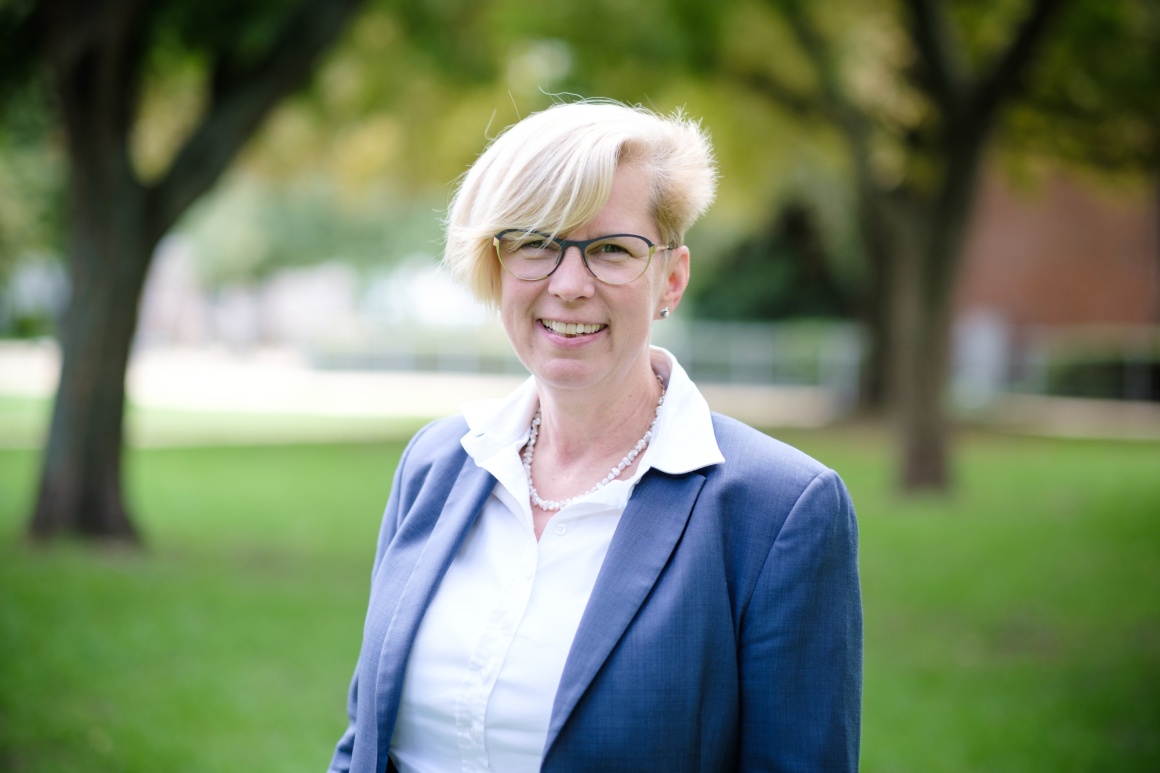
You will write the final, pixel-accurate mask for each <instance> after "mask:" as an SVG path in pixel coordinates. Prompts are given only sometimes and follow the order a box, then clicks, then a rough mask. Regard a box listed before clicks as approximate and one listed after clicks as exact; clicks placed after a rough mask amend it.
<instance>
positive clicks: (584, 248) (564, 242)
mask: <svg viewBox="0 0 1160 773" xmlns="http://www.w3.org/2000/svg"><path fill="white" fill-rule="evenodd" d="M508 234H522V235H524V236H541V237H543V238H544V239H547V240H548V241H550V242H555V243H556V244H558V245H560V256H559V257H558V258H556V265H554V266H552V268H551V270H550V271H548V273H546V274H544V275H543V276H541V277H536V278H535V279H528V278H526V277H522V276H519V275H518V274H515V273H513V272H512V270H511V269H509V268H508V267H507V266H506V265H504V262H503V252H502V250H500V248H499V242H500V239H502V238H503V237H505V236H507V235H508ZM618 236H630V237H632V238H633V239H640V240H641V241H642V242H644V243H645V244H647V245H648V260H646V261H645V263H644V268H642V269H641V271H640V273H639V274H637V275H636V276H634V277H633V278H632V279H629V280H628V281H627V282H609V281H608V280H607V279H604V278H602V277H601V276H600V275H599V274H597V273H596V272H595V271H593V270H592V266H590V265H588V247H589V246H590V245H592V244H596V242H602V241H604V240H606V239H615V238H617V237H618ZM491 242H492V245H493V246H494V247H495V255H496V257H497V258H498V259H499V264H500V266H502V267H503V270H504V271H507V272H508V273H509V274H511V275H512V276H514V277H515V278H516V279H519V280H521V281H523V282H539V281H540V280H543V279H547V278H548V277H550V276H551V275H552V274H554V273H556V269H558V268H559V267H560V264H561V263H563V262H564V256H565V255H566V254H568V248H569V247H576V248H577V249H579V250H580V260H582V261H584V268H586V269H588V273H589V274H591V275H592V276H593V277H595V278H596V279H597V280H598V281H600V282H604V284H606V285H612V286H613V287H619V286H620V285H627V284H632V283H633V282H635V281H636V280H638V279H640V278H641V277H642V276H644V273H645V272H646V271H648V267H649V266H650V265H652V259H653V255H655V254H656V253H657V251H658V250H661V251H664V250H672V249H676V248H677V246H678V245H675V244H653V241H652V239H649V238H648V237H647V236H641V235H640V234H605V235H603V236H597V237H596V238H595V239H584V240H579V239H560V238H557V237H554V236H548V235H547V234H546V233H541V232H540V231H525V230H524V229H522V228H505V229H504V230H502V231H500V232H499V233H497V234H496V235H495V236H493V237H492V239H491Z"/></svg>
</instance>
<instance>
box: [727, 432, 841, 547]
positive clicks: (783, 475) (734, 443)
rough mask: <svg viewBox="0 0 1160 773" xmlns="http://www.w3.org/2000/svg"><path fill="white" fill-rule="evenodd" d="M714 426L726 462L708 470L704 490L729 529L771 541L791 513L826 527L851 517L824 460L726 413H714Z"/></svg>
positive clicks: (750, 539) (753, 540) (754, 541)
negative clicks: (828, 524)
mask: <svg viewBox="0 0 1160 773" xmlns="http://www.w3.org/2000/svg"><path fill="white" fill-rule="evenodd" d="M713 428H714V432H715V434H716V437H717V443H718V445H719V446H720V448H721V455H722V456H723V457H724V458H725V461H724V463H722V464H719V465H716V466H715V467H712V468H709V469H707V470H705V486H706V489H705V492H706V494H708V501H709V502H712V503H713V509H714V510H715V511H716V515H717V518H718V519H719V521H718V524H719V527H720V528H723V529H725V530H726V532H727V533H731V534H734V535H735V536H738V537H739V538H740V539H742V541H743V542H746V543H749V544H750V546H757V545H770V544H772V541H773V540H775V539H777V537H778V535H779V534H780V533H781V531H782V529H783V527H784V526H785V524H786V522H787V520H789V519H791V518H793V519H796V520H798V521H801V522H810V523H813V524H814V527H817V528H823V529H825V528H828V527H827V526H826V525H825V524H827V523H829V522H831V521H833V520H835V519H838V520H846V519H847V518H852V515H853V509H852V503H851V502H850V497H849V493H848V491H847V490H846V486H845V484H844V483H843V482H842V480H841V478H840V477H839V476H838V474H837V473H836V472H834V471H833V470H831V469H830V468H828V467H827V466H826V465H824V464H822V463H821V462H819V461H818V460H816V459H814V458H813V457H811V456H809V455H808V454H806V453H805V452H803V451H800V450H798V449H796V448H794V447H793V446H791V445H788V444H787V443H783V442H782V441H780V440H776V439H775V438H772V437H770V436H769V435H766V434H765V433H764V432H760V431H758V430H756V429H754V428H753V427H750V426H748V425H747V424H744V423H742V422H740V421H737V420H736V419H732V418H729V417H727V416H722V415H720V414H716V413H715V414H713Z"/></svg>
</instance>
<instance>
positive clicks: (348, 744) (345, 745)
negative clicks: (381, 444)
mask: <svg viewBox="0 0 1160 773" xmlns="http://www.w3.org/2000/svg"><path fill="white" fill-rule="evenodd" d="M424 431H425V430H420V431H419V432H418V433H417V434H416V435H415V436H414V437H413V438H412V439H411V442H410V443H408V444H407V447H406V449H404V450H403V455H402V457H400V459H399V465H398V467H396V468H395V478H394V481H393V482H392V483H391V493H390V496H389V497H388V498H387V507H386V510H385V511H384V512H383V521H382V525H381V526H380V527H379V538H378V547H377V548H376V549H375V562H374V568H373V569H372V571H371V578H372V584H373V578H374V577H375V575H376V574H378V571H379V565H380V564H381V563H382V560H383V554H384V553H385V552H386V550H387V546H388V545H389V544H390V543H391V540H392V539H394V536H395V532H396V531H397V530H398V527H399V521H400V518H401V515H400V514H401V511H402V506H401V502H402V499H403V495H404V492H405V491H406V490H407V488H408V486H407V477H406V475H407V473H405V472H404V468H405V467H406V463H407V460H408V458H409V457H410V454H411V451H412V449H414V447H415V444H416V443H417V442H418V440H419V438H420V436H421V435H422V434H423V433H424ZM359 662H360V663H361V662H362V657H361V655H360V657H359ZM358 671H359V665H358V663H356V664H355V669H354V676H352V677H351V680H350V690H349V692H348V696H347V708H346V714H347V719H348V724H347V728H346V732H345V733H343V735H342V738H340V739H339V741H338V744H337V745H336V746H335V749H334V756H333V757H332V759H331V761H330V767H329V768H327V773H348V772H349V771H350V765H351V756H352V752H353V750H354V736H355V721H356V717H357V714H358Z"/></svg>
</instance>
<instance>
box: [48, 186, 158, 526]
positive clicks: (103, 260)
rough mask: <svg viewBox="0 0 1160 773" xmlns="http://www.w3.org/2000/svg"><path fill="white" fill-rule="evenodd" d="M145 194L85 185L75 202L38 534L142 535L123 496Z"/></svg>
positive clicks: (146, 248) (144, 260)
mask: <svg viewBox="0 0 1160 773" xmlns="http://www.w3.org/2000/svg"><path fill="white" fill-rule="evenodd" d="M121 188H122V190H124V188H125V186H121ZM137 194H138V195H133V191H125V192H124V193H122V194H120V195H117V196H103V197H99V196H94V195H93V194H92V193H91V192H90V193H89V194H87V195H86V194H85V193H84V192H83V191H80V192H77V198H75V199H74V202H75V203H74V208H75V209H74V225H73V235H72V254H71V280H72V297H71V299H70V302H69V306H68V311H67V312H66V314H65V316H64V319H63V321H62V325H61V331H60V344H61V373H60V385H59V387H58V388H57V393H56V401H55V404H54V406H53V415H52V425H51V431H50V434H49V438H48V446H47V448H46V449H45V454H44V466H43V470H42V474H41V483H40V492H39V498H38V500H37V503H36V509H35V511H34V514H33V519H32V525H31V532H32V535H33V536H34V537H37V538H46V537H51V536H54V535H58V534H62V533H68V534H76V535H80V536H84V537H99V538H104V539H111V540H118V541H128V542H136V541H137V540H138V534H137V532H136V530H135V529H134V527H133V523H132V519H131V518H130V517H129V514H128V513H127V511H126V507H125V503H124V501H123V497H122V493H121V492H122V486H121V457H122V447H123V444H122V431H123V430H122V427H123V418H124V406H125V371H126V368H127V366H128V362H129V352H130V347H131V344H132V340H133V334H134V332H135V329H136V322H137V306H138V302H139V300H140V296H141V289H142V286H143V284H144V280H145V273H146V268H147V266H148V264H149V256H150V254H151V253H152V249H153V244H152V243H151V241H150V240H148V239H147V238H146V237H145V234H147V233H148V229H146V228H143V227H141V226H140V225H138V223H139V221H140V219H141V216H142V214H143V209H144V207H143V203H144V201H143V197H142V196H141V195H140V192H139V191H138V192H137ZM85 198H88V199H89V200H88V201H81V200H78V199H85ZM86 210H87V211H86ZM81 211H85V214H84V215H83V216H78V215H80V214H81Z"/></svg>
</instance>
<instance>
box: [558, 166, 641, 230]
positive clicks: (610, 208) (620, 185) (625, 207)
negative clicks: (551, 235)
mask: <svg viewBox="0 0 1160 773" xmlns="http://www.w3.org/2000/svg"><path fill="white" fill-rule="evenodd" d="M656 232H657V228H656V225H655V223H654V222H653V216H652V189H651V185H650V181H649V178H648V175H647V174H646V173H645V172H644V171H643V170H642V169H641V168H640V167H639V166H637V165H635V164H622V165H621V166H619V167H617V169H616V173H615V174H614V175H613V177H612V189H611V191H610V192H609V195H608V200H607V201H606V202H605V203H604V206H603V207H602V208H601V209H600V211H599V212H597V213H596V216H595V217H593V218H592V220H590V221H589V222H588V223H586V224H585V225H584V226H582V227H580V228H578V229H576V231H574V232H572V234H569V235H570V236H572V237H573V238H589V239H590V238H592V237H595V236H600V235H601V234H609V233H632V234H640V235H641V236H646V237H648V238H649V239H652V240H653V241H655V240H656V235H657V233H656Z"/></svg>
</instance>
